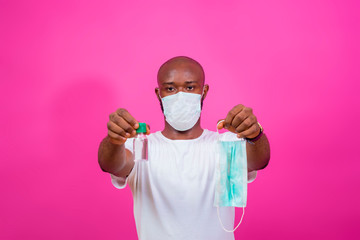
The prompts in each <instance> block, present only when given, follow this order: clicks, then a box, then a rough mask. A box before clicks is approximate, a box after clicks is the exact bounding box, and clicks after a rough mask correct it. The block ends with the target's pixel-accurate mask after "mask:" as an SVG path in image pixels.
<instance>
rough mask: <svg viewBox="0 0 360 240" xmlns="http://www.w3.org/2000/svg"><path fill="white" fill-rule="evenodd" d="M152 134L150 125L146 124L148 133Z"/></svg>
mask: <svg viewBox="0 0 360 240" xmlns="http://www.w3.org/2000/svg"><path fill="white" fill-rule="evenodd" d="M149 134H150V125H148V124H146V135H149Z"/></svg>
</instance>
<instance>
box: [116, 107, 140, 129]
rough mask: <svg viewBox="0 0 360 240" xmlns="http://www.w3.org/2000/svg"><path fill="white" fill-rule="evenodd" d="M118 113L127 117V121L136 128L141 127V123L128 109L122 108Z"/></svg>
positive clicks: (124, 117)
mask: <svg viewBox="0 0 360 240" xmlns="http://www.w3.org/2000/svg"><path fill="white" fill-rule="evenodd" d="M116 113H117V114H118V115H119V116H120V117H122V118H123V119H125V121H127V122H128V123H129V124H130V125H131V126H132V127H133V128H134V129H138V128H139V123H138V122H137V121H136V119H135V118H134V117H133V116H131V114H130V113H129V112H128V111H127V110H126V109H123V108H120V109H118V110H117V111H116Z"/></svg>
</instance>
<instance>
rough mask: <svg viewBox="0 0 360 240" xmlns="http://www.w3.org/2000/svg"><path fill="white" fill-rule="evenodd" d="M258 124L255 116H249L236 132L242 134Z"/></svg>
mask: <svg viewBox="0 0 360 240" xmlns="http://www.w3.org/2000/svg"><path fill="white" fill-rule="evenodd" d="M256 122H257V120H256V117H255V116H254V115H251V116H248V117H247V118H246V119H245V120H244V121H242V122H241V123H240V125H239V126H238V127H237V128H236V132H238V133H240V132H243V131H245V130H247V129H249V128H250V127H251V126H252V125H254V124H255V123H256Z"/></svg>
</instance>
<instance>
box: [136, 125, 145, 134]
mask: <svg viewBox="0 0 360 240" xmlns="http://www.w3.org/2000/svg"><path fill="white" fill-rule="evenodd" d="M136 133H146V123H139V128H138V129H136Z"/></svg>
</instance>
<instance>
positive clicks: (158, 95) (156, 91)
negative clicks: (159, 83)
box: [155, 88, 161, 102]
mask: <svg viewBox="0 0 360 240" xmlns="http://www.w3.org/2000/svg"><path fill="white" fill-rule="evenodd" d="M155 94H156V97H157V99H158V100H159V101H160V102H161V98H160V90H159V88H155Z"/></svg>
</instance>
